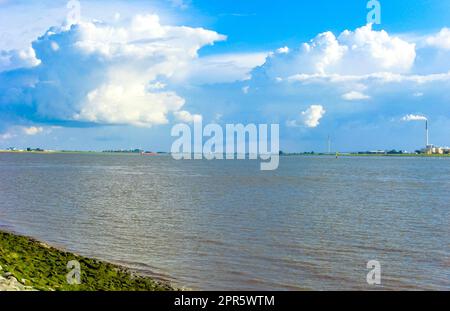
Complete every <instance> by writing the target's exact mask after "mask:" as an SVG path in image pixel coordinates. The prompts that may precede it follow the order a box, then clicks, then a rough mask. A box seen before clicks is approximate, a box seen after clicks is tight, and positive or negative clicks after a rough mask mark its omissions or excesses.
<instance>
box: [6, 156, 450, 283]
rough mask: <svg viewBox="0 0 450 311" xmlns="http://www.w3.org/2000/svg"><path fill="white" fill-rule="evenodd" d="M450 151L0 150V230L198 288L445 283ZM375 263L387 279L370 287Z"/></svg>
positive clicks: (449, 278) (448, 274) (448, 278)
mask: <svg viewBox="0 0 450 311" xmlns="http://www.w3.org/2000/svg"><path fill="white" fill-rule="evenodd" d="M449 176H450V158H407V157H398V158H394V157H347V158H346V157H341V158H339V159H335V158H334V157H320V156H311V157H306V156H299V157H294V156H292V157H281V159H280V167H279V169H278V170H276V171H273V172H267V171H266V172H262V171H260V170H259V162H257V161H206V160H205V161H175V160H173V159H172V158H171V157H170V156H156V157H142V156H139V155H106V154H105V155H103V154H0V227H3V228H6V229H9V230H12V231H15V232H17V233H21V234H25V235H29V236H33V237H35V238H38V239H41V240H43V241H46V242H48V243H50V244H52V245H55V246H57V247H62V248H65V249H67V250H70V251H73V252H76V253H79V254H82V255H86V256H90V257H96V258H99V259H103V260H107V261H111V262H115V263H119V264H122V265H125V266H128V267H130V268H133V269H136V270H138V271H140V272H141V273H144V274H149V275H152V276H155V277H158V278H162V279H167V280H170V281H171V282H173V283H175V284H176V285H178V286H185V287H187V288H190V289H198V290H344V289H348V290H362V289H368V290H370V289H387V290H389V289H407V290H408V289H411V290H421V289H431V290H443V289H445V290H450V246H449V236H450V230H449V225H450V178H449ZM369 260H377V261H379V262H380V264H381V282H382V284H381V286H378V287H373V286H370V285H368V284H367V282H366V275H367V273H368V272H369V270H370V269H368V268H367V262H368V261H369Z"/></svg>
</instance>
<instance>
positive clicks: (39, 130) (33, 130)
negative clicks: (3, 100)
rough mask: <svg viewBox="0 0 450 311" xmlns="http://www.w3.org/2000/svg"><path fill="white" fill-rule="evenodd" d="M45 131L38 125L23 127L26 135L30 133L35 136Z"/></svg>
mask: <svg viewBox="0 0 450 311" xmlns="http://www.w3.org/2000/svg"><path fill="white" fill-rule="evenodd" d="M43 131H44V128H43V127H36V126H31V127H24V128H23V132H24V133H25V134H26V135H30V136H34V135H37V134H39V133H42V132H43Z"/></svg>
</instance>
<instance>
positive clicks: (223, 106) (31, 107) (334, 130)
mask: <svg viewBox="0 0 450 311" xmlns="http://www.w3.org/2000/svg"><path fill="white" fill-rule="evenodd" d="M380 3H381V14H382V20H381V24H380V25H366V23H367V22H366V15H367V13H368V10H367V9H366V4H367V1H365V0H353V1H351V0H345V1H331V0H329V1H326V0H316V1H276V2H275V1H269V0H259V1H256V0H245V1H225V0H223V1H219V0H217V1H207V0H191V1H187V0H184V1H181V0H171V1H169V0H167V1H166V0H160V1H119V0H115V1H107V2H106V1H99V0H81V1H80V4H81V16H80V17H81V19H80V20H73V19H71V16H72V15H69V17H68V13H69V10H68V8H67V7H66V6H67V1H58V0H57V1H55V0H53V1H48V0H42V1H33V2H31V1H22V0H18V1H14V0H0V149H1V148H6V147H10V146H14V147H18V148H26V147H42V148H46V149H72V150H73V149H77V150H103V149H116V148H117V149H120V148H144V149H151V150H169V149H170V145H171V143H172V141H173V138H171V137H170V130H171V127H172V126H173V125H174V124H176V123H178V122H180V121H181V122H192V121H193V120H194V119H196V118H199V117H200V116H201V117H202V118H203V121H204V123H209V122H217V123H219V124H225V123H279V124H280V135H281V149H283V150H286V151H311V150H315V151H324V150H326V140H327V137H328V135H330V136H331V137H332V140H333V149H334V150H339V151H354V150H369V149H392V148H396V149H406V150H416V149H418V148H421V147H422V145H423V144H424V130H423V128H424V122H423V119H424V118H425V117H426V118H428V119H429V121H430V127H431V142H432V143H435V144H437V145H450V138H449V137H450V136H449V133H450V123H449V119H450V96H449V95H448V92H447V91H446V90H448V89H449V86H450V29H449V28H448V27H450V25H449V21H450V2H448V1H438V0H428V1H425V0H419V1H406V0H389V1H387V0H384V1H383V0H381V1H380ZM72 17H73V16H72Z"/></svg>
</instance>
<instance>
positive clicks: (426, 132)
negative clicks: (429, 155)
mask: <svg viewBox="0 0 450 311" xmlns="http://www.w3.org/2000/svg"><path fill="white" fill-rule="evenodd" d="M425 134H426V140H427V144H426V146H425V148H428V146H429V145H430V140H429V138H430V136H429V133H428V120H425Z"/></svg>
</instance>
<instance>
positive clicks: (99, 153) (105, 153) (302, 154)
mask: <svg viewBox="0 0 450 311" xmlns="http://www.w3.org/2000/svg"><path fill="white" fill-rule="evenodd" d="M0 154H45V155H51V154H80V155H89V154H92V155H136V156H140V155H141V154H140V153H136V152H104V151H11V150H0ZM156 155H158V156H164V155H170V153H169V152H167V153H166V152H159V153H157V154H156ZM280 156H282V157H302V156H324V157H336V156H337V157H417V158H448V157H450V154H418V153H404V154H380V153H378V154H375V153H374V154H372V153H351V152H348V153H347V152H343V153H338V154H335V153H333V154H328V153H308V152H305V153H284V154H281V155H280Z"/></svg>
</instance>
